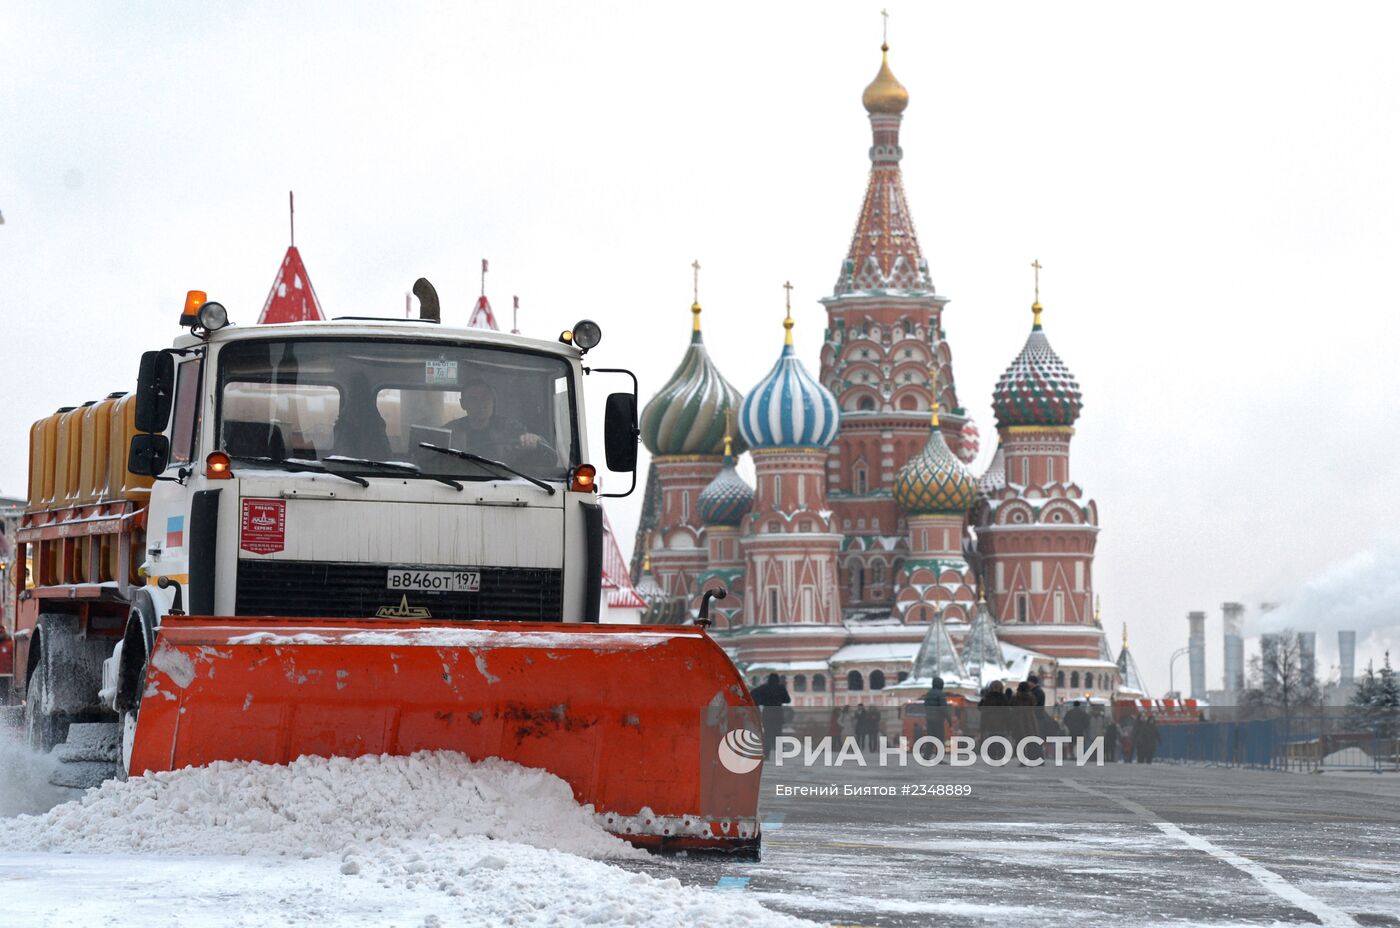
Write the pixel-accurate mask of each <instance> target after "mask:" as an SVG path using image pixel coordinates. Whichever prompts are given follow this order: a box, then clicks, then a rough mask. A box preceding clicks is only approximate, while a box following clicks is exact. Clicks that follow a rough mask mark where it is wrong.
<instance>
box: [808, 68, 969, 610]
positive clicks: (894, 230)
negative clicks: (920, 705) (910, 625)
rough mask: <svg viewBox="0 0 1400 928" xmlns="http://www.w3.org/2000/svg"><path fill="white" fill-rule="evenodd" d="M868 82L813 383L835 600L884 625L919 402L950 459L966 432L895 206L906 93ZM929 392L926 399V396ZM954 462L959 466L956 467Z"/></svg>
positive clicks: (908, 221) (921, 438)
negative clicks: (820, 397) (865, 152)
mask: <svg viewBox="0 0 1400 928" xmlns="http://www.w3.org/2000/svg"><path fill="white" fill-rule="evenodd" d="M888 50H889V49H888V46H887V45H886V46H881V52H882V58H881V62H880V71H879V73H878V74H877V75H876V76H875V80H873V81H872V82H871V83H870V85H869V86H868V87H866V88H865V93H864V95H863V96H862V102H863V104H864V106H865V110H866V112H867V113H868V114H869V117H870V126H871V131H872V134H873V144H872V145H871V147H870V162H871V164H870V178H869V181H868V183H867V185H866V191H865V200H864V202H863V203H862V205H861V210H860V215H859V217H858V218H857V220H856V228H855V233H854V234H853V235H852V237H851V245H850V248H849V250H848V251H847V253H846V258H845V260H844V261H843V262H842V265H841V273H840V275H839V276H838V277H837V280H836V286H835V289H834V292H833V293H832V295H831V296H829V297H826V298H825V299H823V300H822V301H821V302H822V304H823V305H824V306H825V307H826V311H827V332H826V345H825V346H824V347H823V349H822V357H821V381H822V383H823V384H825V385H826V386H827V388H828V389H829V390H831V392H832V393H833V394H835V396H836V399H837V404H838V406H839V407H840V410H841V434H840V436H838V438H837V439H836V442H835V444H834V445H833V446H832V448H831V452H830V454H829V455H828V457H827V462H826V466H827V482H828V487H829V489H830V491H831V505H832V510H833V512H834V528H835V529H836V530H837V531H840V532H841V533H842V534H844V535H846V536H847V541H846V545H845V551H844V552H843V555H842V562H841V566H842V571H841V585H842V598H843V601H845V602H846V603H847V606H848V610H849V611H851V612H853V613H862V612H864V613H868V614H872V615H874V614H880V613H887V612H888V610H889V608H890V606H891V603H892V602H893V598H894V594H895V587H894V583H893V580H894V572H895V564H896V561H897V560H899V558H900V557H901V556H902V553H903V538H904V526H903V522H902V519H901V512H900V510H899V507H898V506H897V505H896V503H895V501H894V498H893V496H892V495H891V492H892V489H893V486H894V480H895V474H896V472H897V471H898V470H899V468H900V466H901V465H903V464H904V462H905V461H907V460H909V458H911V457H912V456H914V455H915V454H917V453H918V452H919V449H920V448H921V447H922V446H923V445H924V442H925V439H926V438H927V429H926V423H927V421H928V416H929V408H930V407H929V396H930V393H931V392H932V393H933V395H935V396H936V397H937V399H938V405H940V406H941V407H942V408H943V409H944V410H945V414H944V415H943V416H942V419H941V424H940V427H941V428H942V430H943V432H944V436H945V438H946V440H947V443H948V446H949V447H950V448H951V449H953V450H954V452H955V453H958V454H959V455H960V456H961V455H962V454H964V453H965V449H964V448H963V445H964V443H965V442H966V441H969V440H970V441H971V444H972V453H973V454H975V453H976V440H977V438H976V433H975V429H969V430H968V434H967V435H966V436H965V435H964V433H963V430H964V427H965V426H967V425H968V424H969V423H968V420H967V417H966V415H965V413H964V412H963V410H962V408H961V406H960V405H959V403H958V397H957V390H956V388H955V386H954V382H953V367H952V355H951V353H950V351H949V349H948V345H947V343H946V342H945V341H944V338H943V329H942V313H943V307H944V306H945V305H946V304H947V302H948V300H947V298H946V297H943V296H940V295H939V294H938V293H937V291H936V290H935V288H934V285H933V281H932V279H931V278H930V276H929V266H928V260H927V259H926V258H925V257H924V254H923V250H922V249H921V248H920V246H919V240H918V236H917V235H916V234H915V231H914V221H913V218H912V217H911V216H910V213H909V206H908V203H907V202H906V201H905V197H904V183H903V178H902V176H901V174H900V167H899V162H900V159H901V158H902V157H903V154H904V152H903V149H901V148H900V145H899V127H900V123H901V121H902V120H903V119H904V115H903V114H904V109H905V107H907V106H908V105H909V92H908V91H907V90H905V89H904V87H903V85H901V84H900V83H899V81H898V80H896V79H895V76H894V74H893V73H892V72H891V71H890V65H889V55H888ZM931 388H932V390H931ZM964 459H965V460H966V458H964Z"/></svg>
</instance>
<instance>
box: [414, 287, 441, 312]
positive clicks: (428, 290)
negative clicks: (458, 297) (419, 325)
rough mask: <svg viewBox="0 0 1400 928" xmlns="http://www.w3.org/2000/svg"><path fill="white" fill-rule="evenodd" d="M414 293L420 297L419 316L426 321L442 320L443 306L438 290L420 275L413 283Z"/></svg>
mask: <svg viewBox="0 0 1400 928" xmlns="http://www.w3.org/2000/svg"><path fill="white" fill-rule="evenodd" d="M413 295H414V296H416V297H418V318H419V319H422V320H423V321H424V322H438V323H441V322H442V306H441V305H440V304H439V303H438V295H437V290H435V289H433V285H432V284H430V283H429V282H428V278H426V277H420V278H418V279H417V280H416V281H414V283H413Z"/></svg>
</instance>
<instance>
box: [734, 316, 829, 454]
mask: <svg viewBox="0 0 1400 928" xmlns="http://www.w3.org/2000/svg"><path fill="white" fill-rule="evenodd" d="M783 328H785V329H787V336H786V338H785V339H784V343H783V353H782V354H781V355H779V356H778V363H777V364H774V365H773V369H772V370H771V371H769V372H768V376H766V377H764V378H763V379H762V380H760V381H759V382H758V385H757V386H755V387H754V388H753V389H752V390H750V391H749V395H748V396H746V397H744V403H743V405H742V406H740V407H739V431H740V433H741V434H742V435H743V436H744V440H745V441H747V442H748V443H749V447H751V448H825V447H826V446H827V445H829V444H831V442H832V440H833V439H835V438H836V429H837V427H838V426H839V425H840V424H841V416H840V412H839V411H838V409H837V406H836V397H834V396H832V395H831V391H830V390H828V389H827V388H826V387H824V386H822V385H821V384H819V383H817V381H816V379H815V378H814V377H813V376H812V375H811V374H809V373H807V369H806V368H805V367H803V366H802V362H801V361H799V360H797V355H796V354H795V353H794V352H793V350H792V316H791V315H789V316H788V317H787V319H785V320H783Z"/></svg>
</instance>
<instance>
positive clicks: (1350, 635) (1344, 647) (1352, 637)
mask: <svg viewBox="0 0 1400 928" xmlns="http://www.w3.org/2000/svg"><path fill="white" fill-rule="evenodd" d="M1337 652H1338V654H1340V655H1341V665H1342V667H1341V680H1340V681H1339V682H1340V683H1341V684H1342V686H1350V685H1351V684H1353V683H1355V682H1356V632H1355V631H1343V632H1337Z"/></svg>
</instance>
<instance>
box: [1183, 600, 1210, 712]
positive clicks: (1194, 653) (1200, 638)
mask: <svg viewBox="0 0 1400 928" xmlns="http://www.w3.org/2000/svg"><path fill="white" fill-rule="evenodd" d="M1186 622H1187V624H1188V627H1189V628H1190V637H1189V638H1187V644H1188V645H1189V647H1190V648H1191V650H1190V654H1189V659H1190V661H1191V698H1192V699H1205V698H1206V614H1205V613H1204V612H1188V613H1187V614H1186Z"/></svg>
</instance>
